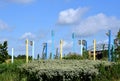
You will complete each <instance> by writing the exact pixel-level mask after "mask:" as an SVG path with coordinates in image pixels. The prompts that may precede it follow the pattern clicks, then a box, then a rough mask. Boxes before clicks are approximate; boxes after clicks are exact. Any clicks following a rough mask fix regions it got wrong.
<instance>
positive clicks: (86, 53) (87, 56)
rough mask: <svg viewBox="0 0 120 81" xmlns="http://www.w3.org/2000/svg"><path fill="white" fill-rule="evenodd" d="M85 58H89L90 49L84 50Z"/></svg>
mask: <svg viewBox="0 0 120 81" xmlns="http://www.w3.org/2000/svg"><path fill="white" fill-rule="evenodd" d="M83 58H84V59H88V58H89V54H88V51H84V52H83Z"/></svg>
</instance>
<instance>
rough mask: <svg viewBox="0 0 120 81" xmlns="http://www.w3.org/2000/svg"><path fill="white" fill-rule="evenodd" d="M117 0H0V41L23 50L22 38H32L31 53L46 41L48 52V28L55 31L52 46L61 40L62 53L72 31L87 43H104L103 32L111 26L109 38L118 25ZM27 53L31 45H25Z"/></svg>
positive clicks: (67, 49) (67, 47) (67, 48)
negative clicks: (27, 48) (62, 42)
mask: <svg viewBox="0 0 120 81" xmlns="http://www.w3.org/2000/svg"><path fill="white" fill-rule="evenodd" d="M119 4H120V1H119V0H0V42H3V41H4V40H7V41H8V46H9V48H8V51H9V53H10V54H11V48H14V49H15V55H18V54H25V39H26V38H28V39H29V40H34V41H35V55H37V54H38V53H40V54H41V52H42V43H44V42H47V43H48V49H49V50H48V54H49V53H50V52H51V35H50V33H51V30H54V32H55V48H57V47H58V48H59V41H60V39H63V40H64V45H63V49H64V51H63V52H64V53H68V52H72V37H71V35H72V33H73V32H75V34H76V43H75V45H76V50H75V51H76V52H77V53H80V46H79V45H78V43H77V42H78V40H80V39H85V40H87V41H88V45H89V46H90V45H92V44H93V39H96V40H97V43H102V42H105V43H107V39H108V37H107V36H106V35H105V33H106V32H107V31H108V30H109V29H111V30H112V38H114V37H115V35H116V33H115V32H117V31H118V29H119V28H120V16H119V14H120V11H119V9H120V5H119ZM29 48H30V49H29V54H30V55H31V47H30V46H29Z"/></svg>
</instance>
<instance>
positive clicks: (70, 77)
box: [19, 60, 112, 81]
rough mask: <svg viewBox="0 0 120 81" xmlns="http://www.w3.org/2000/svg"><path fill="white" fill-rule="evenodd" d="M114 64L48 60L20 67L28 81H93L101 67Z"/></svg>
mask: <svg viewBox="0 0 120 81" xmlns="http://www.w3.org/2000/svg"><path fill="white" fill-rule="evenodd" d="M102 64H103V66H104V67H109V66H110V65H111V64H112V63H110V62H105V61H90V60H54V61H53V60H46V61H35V62H31V63H28V64H24V65H23V66H21V67H19V68H20V70H21V74H23V73H24V74H25V75H26V76H27V81H92V80H94V77H95V78H96V79H97V77H96V76H99V75H100V73H99V69H98V67H100V65H102Z"/></svg>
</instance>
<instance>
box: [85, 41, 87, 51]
mask: <svg viewBox="0 0 120 81" xmlns="http://www.w3.org/2000/svg"><path fill="white" fill-rule="evenodd" d="M85 43H86V51H87V41H85Z"/></svg>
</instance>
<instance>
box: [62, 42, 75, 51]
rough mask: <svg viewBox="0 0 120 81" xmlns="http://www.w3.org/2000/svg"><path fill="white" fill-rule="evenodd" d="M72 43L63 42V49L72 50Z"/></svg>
mask: <svg viewBox="0 0 120 81" xmlns="http://www.w3.org/2000/svg"><path fill="white" fill-rule="evenodd" d="M72 45H73V42H71V41H63V49H70V48H72Z"/></svg>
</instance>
